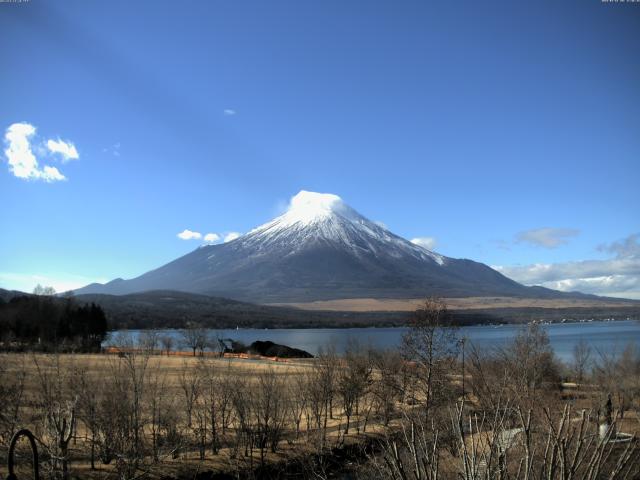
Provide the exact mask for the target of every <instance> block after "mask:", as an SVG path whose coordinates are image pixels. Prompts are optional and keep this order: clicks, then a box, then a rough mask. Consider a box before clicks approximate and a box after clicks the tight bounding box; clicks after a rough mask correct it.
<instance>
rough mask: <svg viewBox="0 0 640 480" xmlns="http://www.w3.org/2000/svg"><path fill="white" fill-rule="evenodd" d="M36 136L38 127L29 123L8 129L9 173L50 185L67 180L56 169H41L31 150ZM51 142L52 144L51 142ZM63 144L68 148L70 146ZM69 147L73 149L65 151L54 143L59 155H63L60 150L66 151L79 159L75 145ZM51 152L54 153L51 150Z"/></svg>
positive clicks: (47, 166) (17, 124)
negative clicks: (32, 141) (32, 140)
mask: <svg viewBox="0 0 640 480" xmlns="http://www.w3.org/2000/svg"><path fill="white" fill-rule="evenodd" d="M35 134H36V127H34V126H33V125H31V124H29V123H14V124H12V125H10V126H9V128H7V130H6V132H5V135H4V141H5V145H6V147H7V148H6V149H5V151H4V154H5V156H6V157H7V161H8V163H9V171H10V172H11V173H13V175H14V176H15V177H17V178H22V179H25V180H43V181H45V182H48V183H51V182H58V181H62V180H66V179H67V178H66V177H65V176H64V175H63V174H62V173H61V172H60V171H59V170H58V169H57V168H56V167H52V166H50V165H44V166H43V167H42V168H40V164H39V163H38V159H37V158H36V156H35V154H34V153H33V150H32V148H31V139H32V138H33V137H34V136H35ZM49 141H50V142H51V140H49ZM62 143H63V144H64V145H65V146H66V147H68V144H66V143H64V142H62ZM69 145H71V147H73V149H72V150H71V149H66V150H65V147H62V146H60V144H58V143H56V142H54V149H58V151H57V153H61V154H62V152H61V151H59V150H65V152H66V153H67V154H72V155H75V157H74V158H79V155H78V152H77V150H76V148H75V146H73V144H69ZM50 151H52V152H53V150H51V148H50ZM63 157H64V154H63Z"/></svg>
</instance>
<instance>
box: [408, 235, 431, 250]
mask: <svg viewBox="0 0 640 480" xmlns="http://www.w3.org/2000/svg"><path fill="white" fill-rule="evenodd" d="M411 243H413V244H415V245H418V246H420V247H422V248H426V249H427V250H433V249H434V248H436V239H435V238H433V237H417V238H412V239H411Z"/></svg>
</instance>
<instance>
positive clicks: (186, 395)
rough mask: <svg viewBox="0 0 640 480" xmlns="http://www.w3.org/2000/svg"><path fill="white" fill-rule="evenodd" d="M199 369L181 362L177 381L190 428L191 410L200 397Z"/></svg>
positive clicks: (191, 420)
mask: <svg viewBox="0 0 640 480" xmlns="http://www.w3.org/2000/svg"><path fill="white" fill-rule="evenodd" d="M200 373H201V369H200V368H197V367H196V366H194V365H192V364H190V363H189V362H187V361H184V362H183V363H182V369H181V370H180V377H179V378H178V382H179V384H180V389H181V391H182V394H183V401H184V403H183V405H184V409H185V413H186V416H187V427H188V428H191V426H192V422H193V410H194V407H195V405H196V403H197V401H198V398H199V397H200V388H201V380H202V379H201V378H200Z"/></svg>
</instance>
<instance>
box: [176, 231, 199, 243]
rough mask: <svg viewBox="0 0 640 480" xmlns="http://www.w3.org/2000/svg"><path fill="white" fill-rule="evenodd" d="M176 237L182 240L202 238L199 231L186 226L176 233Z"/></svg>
mask: <svg viewBox="0 0 640 480" xmlns="http://www.w3.org/2000/svg"><path fill="white" fill-rule="evenodd" d="M178 238H180V239H182V240H199V239H201V238H202V234H201V233H200V232H193V231H191V230H189V229H188V228H185V229H184V230H183V231H182V232H180V233H179V234H178Z"/></svg>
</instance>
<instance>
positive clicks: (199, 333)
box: [180, 324, 209, 357]
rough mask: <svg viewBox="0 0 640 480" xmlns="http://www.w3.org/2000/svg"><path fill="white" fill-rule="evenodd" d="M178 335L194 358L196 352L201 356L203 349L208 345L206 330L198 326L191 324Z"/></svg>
mask: <svg viewBox="0 0 640 480" xmlns="http://www.w3.org/2000/svg"><path fill="white" fill-rule="evenodd" d="M180 333H181V335H182V340H183V342H184V344H185V345H186V346H187V347H188V348H190V349H191V350H192V351H193V356H194V357H195V356H196V352H197V351H200V354H202V353H203V352H204V349H205V348H207V346H208V345H209V335H208V333H207V330H206V329H205V328H202V327H200V326H199V325H196V324H191V325H189V326H188V327H187V328H185V329H184V330H182V331H181V332H180Z"/></svg>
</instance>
